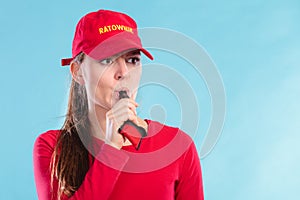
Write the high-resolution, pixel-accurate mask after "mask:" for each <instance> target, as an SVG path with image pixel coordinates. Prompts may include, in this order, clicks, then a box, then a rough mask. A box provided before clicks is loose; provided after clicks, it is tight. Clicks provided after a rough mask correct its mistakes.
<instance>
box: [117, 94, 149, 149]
mask: <svg viewBox="0 0 300 200" xmlns="http://www.w3.org/2000/svg"><path fill="white" fill-rule="evenodd" d="M124 98H129V96H128V94H127V92H126V91H120V92H119V99H124ZM118 132H119V133H120V134H121V135H122V136H123V138H124V137H126V138H127V139H128V140H129V141H130V142H131V143H132V145H133V146H134V147H135V149H136V150H139V148H140V145H141V141H142V139H143V138H144V137H146V136H147V132H146V131H145V129H144V128H143V127H141V126H138V125H136V124H135V123H133V122H132V121H130V120H127V121H125V122H124V124H123V125H122V126H121V127H120V128H119V129H118Z"/></svg>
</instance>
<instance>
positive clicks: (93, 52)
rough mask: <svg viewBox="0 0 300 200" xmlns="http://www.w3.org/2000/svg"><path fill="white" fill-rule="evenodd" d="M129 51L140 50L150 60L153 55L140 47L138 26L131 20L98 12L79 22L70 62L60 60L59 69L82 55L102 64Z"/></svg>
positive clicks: (117, 13)
mask: <svg viewBox="0 0 300 200" xmlns="http://www.w3.org/2000/svg"><path fill="white" fill-rule="evenodd" d="M130 49H139V50H141V51H142V52H143V53H144V54H145V55H146V56H147V57H148V58H150V59H151V60H153V57H152V55H151V54H150V53H149V52H148V51H147V50H145V49H144V48H143V47H142V43H141V40H140V38H139V36H138V31H137V25H136V23H135V21H134V20H133V19H132V18H131V17H129V16H128V15H126V14H123V13H119V12H115V11H110V10H99V11H97V12H91V13H88V14H87V15H85V16H84V17H82V18H81V19H80V20H79V22H78V24H77V26H76V31H75V36H74V39H73V44H72V58H65V59H62V60H61V65H62V66H65V65H69V64H70V63H71V61H72V60H73V59H74V58H75V57H76V56H77V55H78V54H79V53H81V52H84V53H85V54H87V55H89V56H90V57H92V58H94V59H96V60H102V59H105V58H109V57H111V56H113V55H115V54H117V53H120V52H123V51H126V50H130Z"/></svg>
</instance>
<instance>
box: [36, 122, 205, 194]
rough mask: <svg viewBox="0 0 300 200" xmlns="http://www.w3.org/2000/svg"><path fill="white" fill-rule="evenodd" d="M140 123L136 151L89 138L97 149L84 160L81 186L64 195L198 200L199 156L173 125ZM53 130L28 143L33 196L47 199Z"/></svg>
mask: <svg viewBox="0 0 300 200" xmlns="http://www.w3.org/2000/svg"><path fill="white" fill-rule="evenodd" d="M146 122H147V123H148V130H147V134H148V136H147V137H145V138H144V139H143V140H142V143H141V146H140V149H139V150H138V151H137V150H136V149H135V148H134V147H133V146H123V147H122V149H121V150H118V149H115V148H113V147H111V146H109V145H107V144H104V143H103V142H102V141H100V140H97V139H95V140H97V144H100V150H99V151H98V153H97V155H95V156H94V158H95V159H92V160H93V162H90V168H89V170H88V172H87V173H86V176H85V179H84V181H83V182H82V184H81V186H80V187H79V189H78V190H77V191H76V192H75V193H74V195H73V196H72V197H70V198H69V199H73V200H85V199H86V200H94V199H95V200H96V199H100V200H105V199H110V200H123V199H124V200H141V199H142V200H148V199H149V200H173V199H176V200H183V199H185V200H203V199H204V197H203V185H202V175H201V167H200V160H199V157H198V154H197V150H196V147H195V145H194V143H193V141H192V139H191V138H190V137H189V136H188V135H187V134H185V133H184V132H182V131H181V130H180V129H178V128H173V127H169V126H166V125H162V124H160V123H158V122H155V121H150V120H146ZM58 134H59V130H50V131H47V132H45V133H43V134H41V135H40V136H39V137H38V138H37V139H36V141H35V144H34V150H33V161H34V176H35V183H36V188H37V193H38V197H39V200H51V196H52V195H54V199H57V197H56V193H57V180H54V184H53V190H51V183H50V167H49V165H50V160H51V156H52V153H53V150H54V146H55V144H56V138H57V136H58ZM91 156H92V155H91V154H90V157H91ZM51 191H52V192H51ZM52 193H53V194H52ZM63 199H68V198H67V197H66V196H63Z"/></svg>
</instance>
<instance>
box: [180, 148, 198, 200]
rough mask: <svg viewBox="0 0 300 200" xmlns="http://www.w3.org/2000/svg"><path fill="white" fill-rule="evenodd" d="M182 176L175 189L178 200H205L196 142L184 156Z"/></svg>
mask: <svg viewBox="0 0 300 200" xmlns="http://www.w3.org/2000/svg"><path fill="white" fill-rule="evenodd" d="M184 156H185V157H184V162H183V165H182V168H181V175H180V177H179V181H178V183H177V186H176V188H175V199H176V200H185V199H193V200H203V199H204V194H203V184H202V173H201V166H200V159H199V157H198V153H197V149H196V147H195V144H194V142H192V143H191V145H190V147H189V148H188V150H187V152H186V153H185V155H184Z"/></svg>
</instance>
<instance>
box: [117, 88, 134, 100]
mask: <svg viewBox="0 0 300 200" xmlns="http://www.w3.org/2000/svg"><path fill="white" fill-rule="evenodd" d="M120 91H125V92H126V93H127V95H128V96H129V97H130V96H131V94H130V91H129V89H128V88H126V87H121V88H118V89H117V90H115V91H114V97H115V98H116V99H118V100H119V99H120V97H119V92H120Z"/></svg>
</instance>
